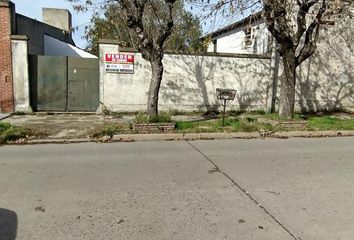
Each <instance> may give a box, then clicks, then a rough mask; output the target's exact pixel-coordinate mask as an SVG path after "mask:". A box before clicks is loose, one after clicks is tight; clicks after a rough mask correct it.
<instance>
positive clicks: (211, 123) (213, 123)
mask: <svg viewBox="0 0 354 240" xmlns="http://www.w3.org/2000/svg"><path fill="white" fill-rule="evenodd" d="M260 129H263V130H272V126H271V125H270V124H262V123H258V122H257V121H256V120H255V119H253V118H250V119H237V118H226V119H225V126H224V127H223V125H222V119H215V120H203V121H195V122H188V121H177V122H176V131H177V132H184V133H198V132H223V131H228V132H255V131H258V130H260Z"/></svg>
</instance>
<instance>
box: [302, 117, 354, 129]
mask: <svg viewBox="0 0 354 240" xmlns="http://www.w3.org/2000/svg"><path fill="white" fill-rule="evenodd" d="M308 127H309V129H312V130H354V119H353V118H351V119H340V118H336V117H329V116H325V117H311V118H310V119H309V123H308Z"/></svg>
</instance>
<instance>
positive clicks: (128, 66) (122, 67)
mask: <svg viewBox="0 0 354 240" xmlns="http://www.w3.org/2000/svg"><path fill="white" fill-rule="evenodd" d="M105 66H106V72H111V73H130V74H132V73H134V53H118V54H110V53H107V54H106V56H105Z"/></svg>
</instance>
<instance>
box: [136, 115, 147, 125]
mask: <svg viewBox="0 0 354 240" xmlns="http://www.w3.org/2000/svg"><path fill="white" fill-rule="evenodd" d="M135 122H136V123H149V115H147V114H145V113H138V114H136V115H135Z"/></svg>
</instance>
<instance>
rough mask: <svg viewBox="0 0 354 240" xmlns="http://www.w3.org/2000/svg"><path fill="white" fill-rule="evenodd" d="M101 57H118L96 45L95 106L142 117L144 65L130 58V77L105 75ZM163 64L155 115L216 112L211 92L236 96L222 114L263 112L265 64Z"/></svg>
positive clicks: (198, 60)
mask: <svg viewBox="0 0 354 240" xmlns="http://www.w3.org/2000/svg"><path fill="white" fill-rule="evenodd" d="M122 52H124V51H122ZM106 53H113V54H114V53H119V48H118V46H117V45H115V44H106V43H105V44H100V102H101V103H102V104H103V105H104V106H105V107H107V108H108V109H110V110H112V111H122V112H134V111H145V110H146V104H147V91H148V89H149V83H150V78H151V67H150V63H149V62H148V61H146V60H144V59H143V58H142V56H141V54H140V53H135V71H134V74H117V73H107V72H106V71H105V63H104V56H105V54H106ZM163 63H164V74H163V81H162V85H161V89H160V97H159V110H181V111H193V110H199V111H205V110H211V109H213V108H216V107H220V106H219V104H220V102H219V101H218V100H217V99H216V94H215V89H216V88H232V89H236V90H237V96H236V99H235V101H233V102H232V103H231V104H230V106H229V107H228V109H241V110H244V109H263V110H267V109H268V108H269V102H270V98H271V85H272V80H271V77H270V76H271V74H270V71H271V70H270V58H266V57H264V58H263V57H253V58H252V57H249V56H241V55H240V56H239V57H226V56H223V57H222V56H194V55H176V54H165V57H164V61H163Z"/></svg>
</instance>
